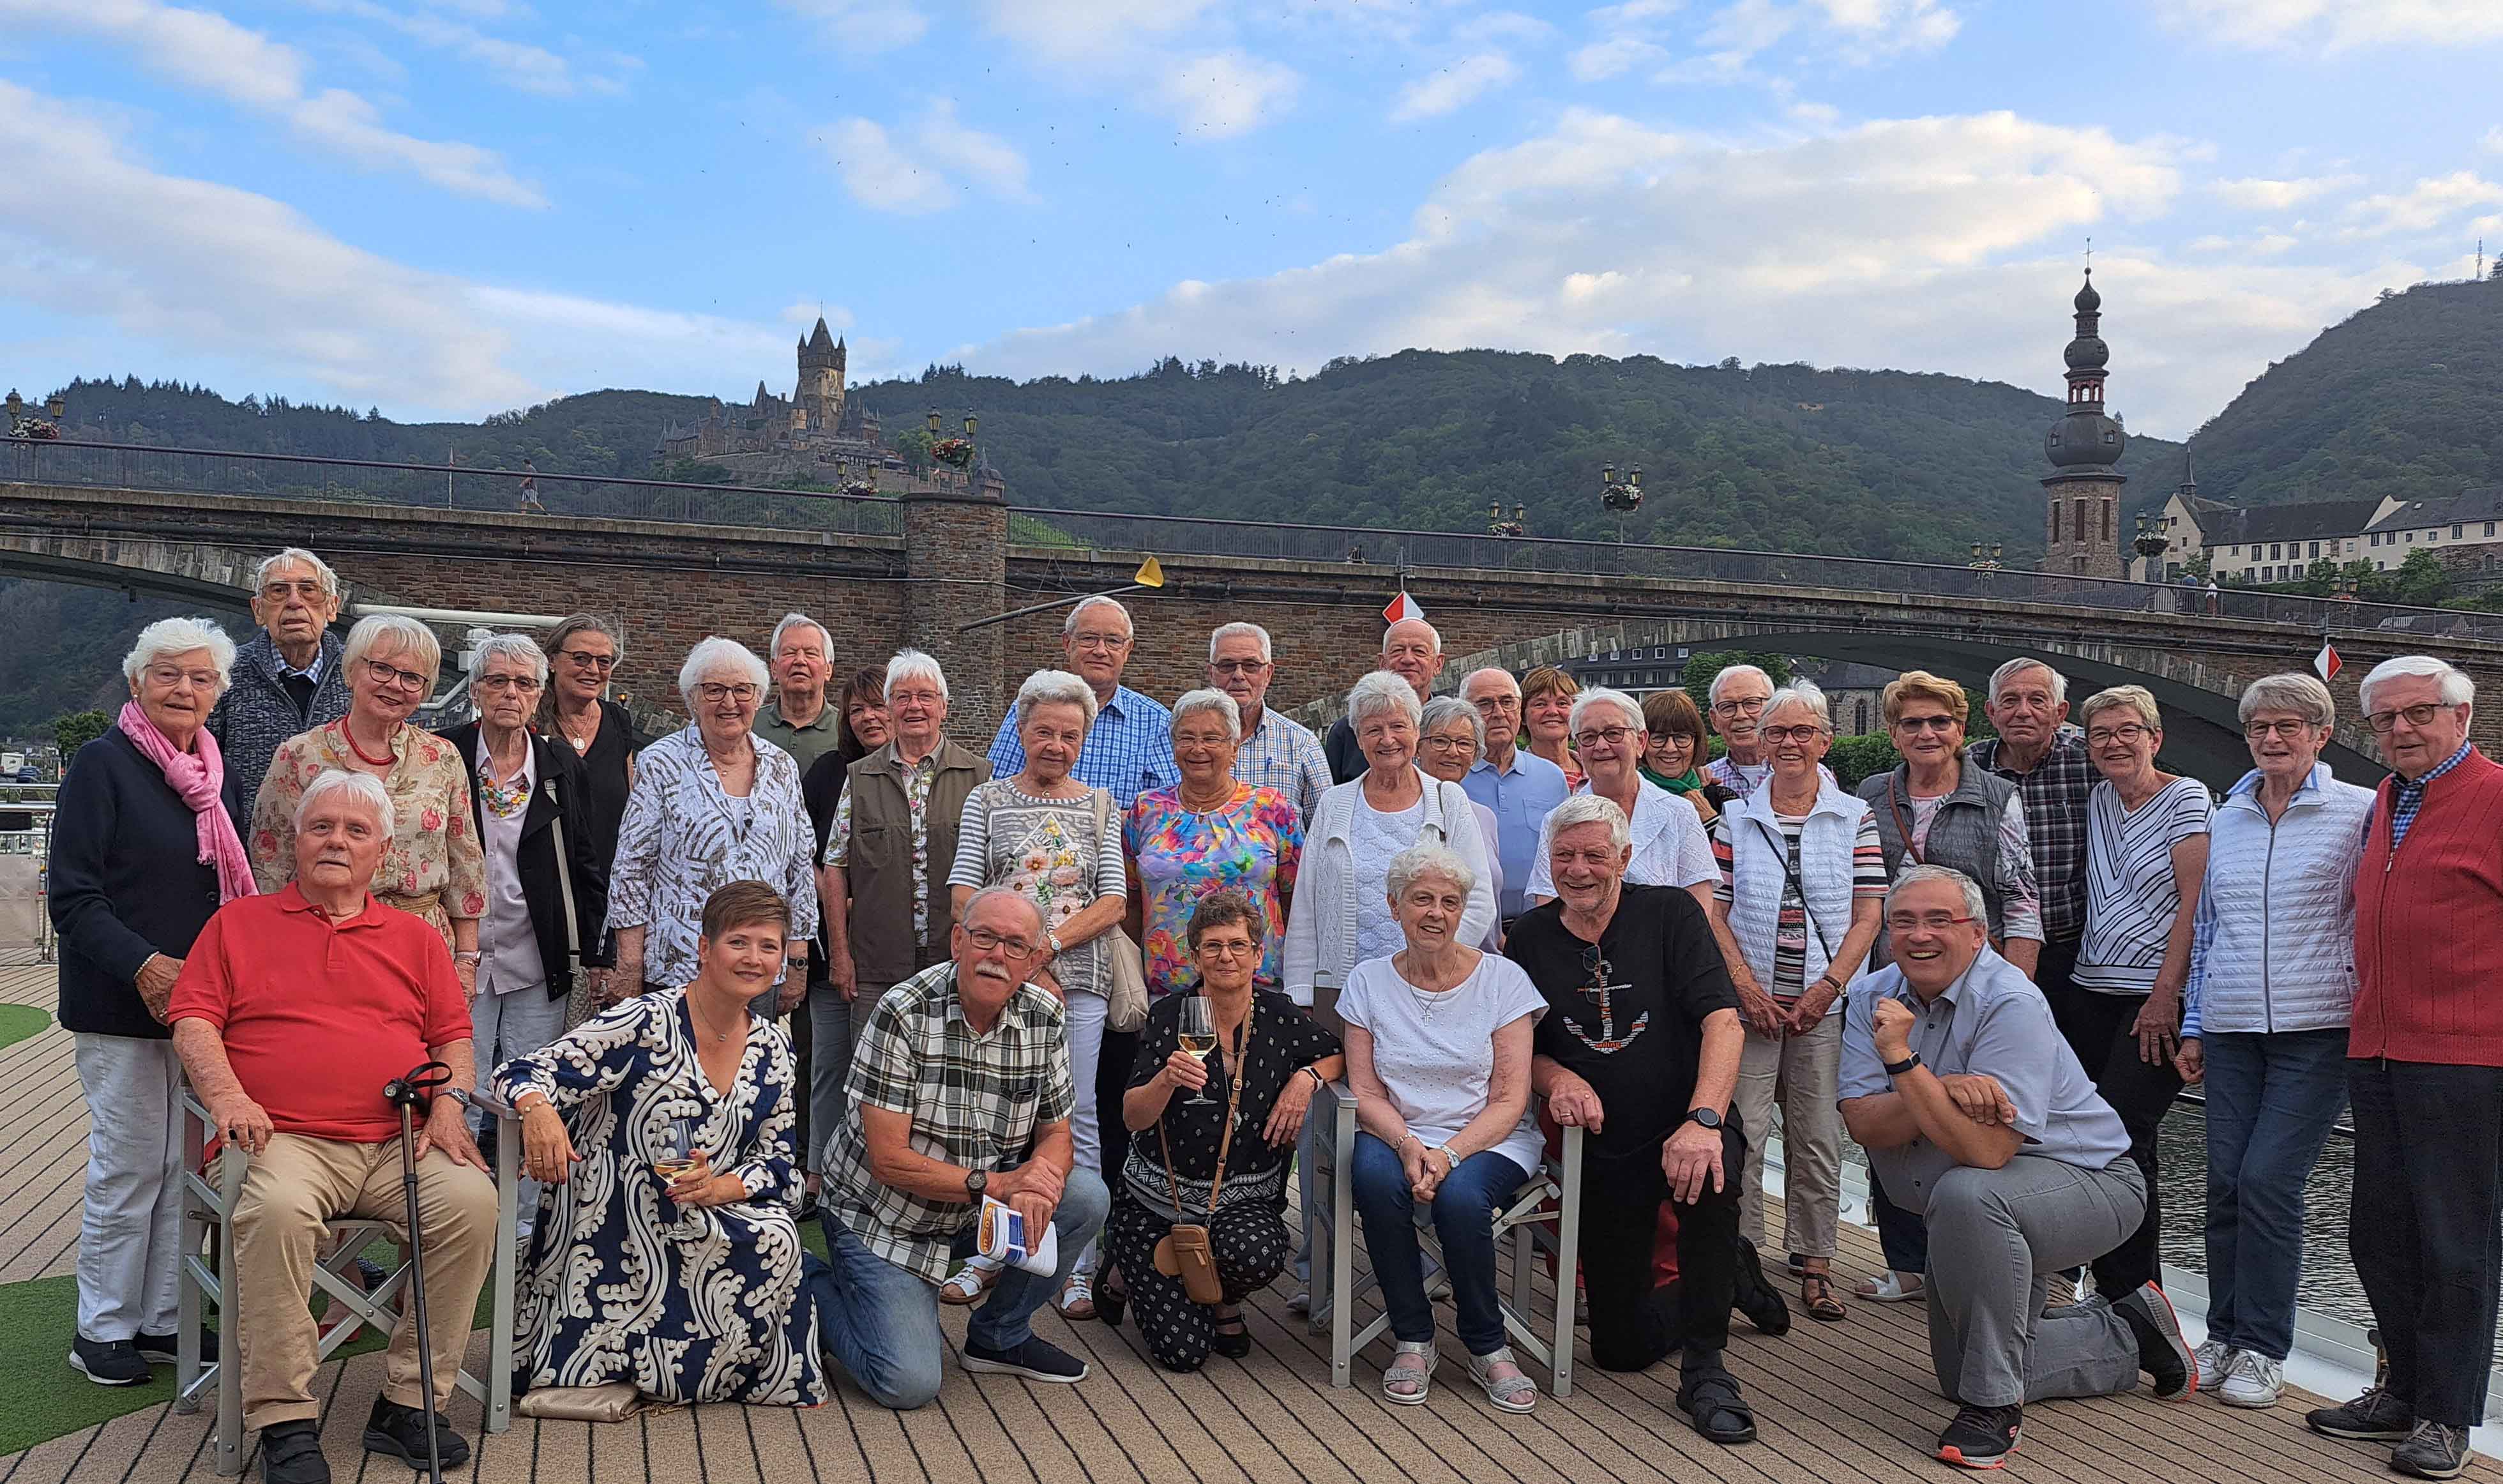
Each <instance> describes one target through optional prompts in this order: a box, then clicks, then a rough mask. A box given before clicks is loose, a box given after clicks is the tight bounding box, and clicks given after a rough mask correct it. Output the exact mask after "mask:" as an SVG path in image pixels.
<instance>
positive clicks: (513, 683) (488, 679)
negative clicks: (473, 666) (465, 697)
mask: <svg viewBox="0 0 2503 1484" xmlns="http://www.w3.org/2000/svg"><path fill="white" fill-rule="evenodd" d="M469 685H470V688H471V689H473V690H536V689H538V688H539V682H537V681H536V680H533V679H531V677H530V676H528V675H480V676H479V677H478V678H476V679H475V680H472V681H470V682H469Z"/></svg>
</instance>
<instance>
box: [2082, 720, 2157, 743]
mask: <svg viewBox="0 0 2503 1484" xmlns="http://www.w3.org/2000/svg"><path fill="white" fill-rule="evenodd" d="M2154 731H2155V729H2154V728H2152V727H2143V726H2140V725H2139V724H2138V723H2137V722H2135V721H2125V722H2122V723H2121V724H2120V725H2119V726H2116V727H2094V728H2090V729H2089V730H2088V731H2087V733H2086V745H2087V746H2090V747H2100V746H2102V745H2103V744H2104V743H2106V742H2125V743H2128V744H2131V745H2133V746H2134V745H2136V744H2137V743H2138V742H2139V741H2140V739H2142V738H2145V737H2149V736H2152V735H2153V734H2154Z"/></svg>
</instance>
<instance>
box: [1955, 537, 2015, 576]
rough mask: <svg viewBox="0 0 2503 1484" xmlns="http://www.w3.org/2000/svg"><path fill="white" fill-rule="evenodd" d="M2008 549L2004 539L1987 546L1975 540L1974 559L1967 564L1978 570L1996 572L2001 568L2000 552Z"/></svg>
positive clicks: (1973, 546) (1973, 545)
mask: <svg viewBox="0 0 2503 1484" xmlns="http://www.w3.org/2000/svg"><path fill="white" fill-rule="evenodd" d="M2006 549H2007V547H2006V542H2004V541H1993V542H1991V543H1990V544H1989V545H1987V546H1985V545H1983V544H1982V543H1981V542H1979V541H1975V542H1973V543H1972V561H1970V562H1967V563H1966V564H1965V566H1967V567H1969V568H1971V569H1973V570H1974V571H1977V572H1995V571H1997V570H1999V566H2000V562H1999V557H2000V553H2002V552H2004V551H2006Z"/></svg>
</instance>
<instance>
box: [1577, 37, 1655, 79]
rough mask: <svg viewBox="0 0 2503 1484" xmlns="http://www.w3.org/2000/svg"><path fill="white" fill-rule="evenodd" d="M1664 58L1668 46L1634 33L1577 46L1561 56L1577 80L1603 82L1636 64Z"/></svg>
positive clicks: (1646, 64) (1645, 64)
mask: <svg viewBox="0 0 2503 1484" xmlns="http://www.w3.org/2000/svg"><path fill="white" fill-rule="evenodd" d="M1667 60H1668V49H1667V48H1666V47H1663V46H1662V45H1660V44H1659V43H1658V42H1650V41H1644V40H1642V39H1641V38H1640V37H1635V36H1611V37H1608V38H1606V39H1605V40H1602V41H1594V42H1593V43H1591V44H1590V45H1589V46H1587V47H1581V48H1577V49H1576V50H1575V51H1574V52H1573V54H1572V55H1571V56H1569V57H1567V58H1566V59H1565V65H1566V66H1567V67H1569V68H1571V69H1572V73H1573V80H1574V81H1575V82H1577V83H1604V82H1606V81H1607V80H1608V79H1610V78H1612V77H1618V76H1621V75H1622V74H1625V73H1628V72H1631V71H1632V70H1634V69H1635V68H1637V67H1651V66H1657V65H1659V64H1661V63H1663V62H1665V61H1667Z"/></svg>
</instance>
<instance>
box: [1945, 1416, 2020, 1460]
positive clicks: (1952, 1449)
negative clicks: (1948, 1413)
mask: <svg viewBox="0 0 2503 1484" xmlns="http://www.w3.org/2000/svg"><path fill="white" fill-rule="evenodd" d="M2024 1435H2025V1409H2024V1408H2023V1407H2021V1406H1969V1407H1965V1408H1964V1409H1962V1410H1961V1411H1959V1412H1957V1413H1956V1414H1955V1421H1953V1422H1951V1423H1948V1424H1947V1430H1946V1431H1945V1432H1941V1433H1939V1434H1938V1457H1939V1458H1941V1459H1943V1460H1945V1461H1946V1462H1947V1463H1950V1464H1953V1465H1956V1466H1957V1467H1962V1468H1997V1467H2001V1466H2002V1465H2004V1464H2006V1462H2007V1455H2009V1454H2011V1453H2013V1452H2015V1451H2016V1443H2017V1439H2019V1438H2021V1437H2023V1436H2024Z"/></svg>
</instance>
